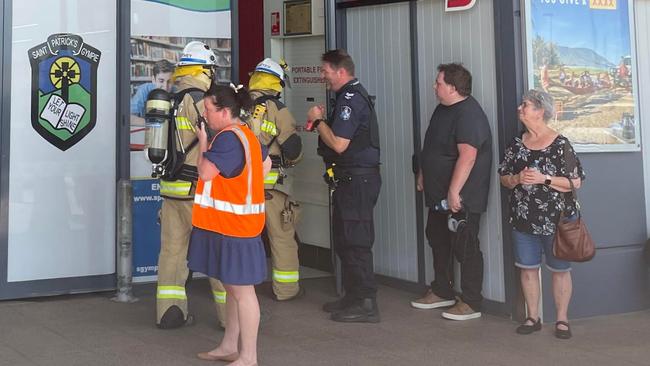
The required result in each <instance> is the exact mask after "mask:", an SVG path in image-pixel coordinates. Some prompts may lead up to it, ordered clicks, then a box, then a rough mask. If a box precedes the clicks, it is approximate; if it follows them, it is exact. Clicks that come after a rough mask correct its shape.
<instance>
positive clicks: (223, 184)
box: [187, 84, 271, 366]
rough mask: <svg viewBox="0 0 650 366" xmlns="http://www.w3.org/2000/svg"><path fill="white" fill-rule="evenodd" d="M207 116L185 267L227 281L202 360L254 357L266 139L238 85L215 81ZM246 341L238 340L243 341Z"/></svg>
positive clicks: (237, 362) (251, 361) (243, 362)
mask: <svg viewBox="0 0 650 366" xmlns="http://www.w3.org/2000/svg"><path fill="white" fill-rule="evenodd" d="M203 102H204V104H205V110H204V112H203V116H204V117H205V119H206V120H207V124H208V127H209V128H210V129H211V130H213V131H216V132H217V134H216V136H214V138H213V139H212V141H210V142H208V136H207V132H206V126H205V124H204V123H201V124H200V126H199V131H198V133H197V137H198V139H199V149H200V152H201V154H199V157H198V162H197V168H198V171H199V181H198V184H197V187H196V195H195V198H194V206H193V208H192V225H193V226H194V228H193V229H192V236H191V239H190V248H189V252H188V256H187V259H188V267H189V268H190V269H191V270H193V271H195V272H200V273H204V274H206V275H208V276H210V277H213V278H218V279H219V280H221V282H223V284H224V286H225V287H226V292H227V294H228V295H227V298H226V333H225V335H224V337H223V339H222V340H221V343H220V344H219V345H218V346H217V347H216V348H215V349H213V350H212V351H209V352H202V353H199V354H198V357H199V358H200V359H203V360H211V361H229V362H231V363H230V364H229V365H233V366H251V365H257V331H258V327H259V321H260V307H259V303H258V301H257V296H256V294H255V287H254V285H256V284H259V283H261V282H263V281H264V279H265V278H266V271H267V270H266V254H265V252H264V244H263V242H262V239H261V237H260V234H261V233H262V229H263V228H264V176H265V175H266V173H267V172H268V171H269V170H270V169H271V160H270V159H269V158H268V156H266V155H267V152H266V151H265V150H266V149H265V147H263V146H262V145H260V143H259V141H258V140H257V138H256V137H255V135H254V134H253V132H252V131H251V130H250V129H249V128H248V127H247V126H246V124H245V123H243V122H242V121H241V120H240V119H239V116H240V115H241V113H242V112H243V111H246V110H249V109H250V108H251V107H252V105H253V102H252V100H251V99H250V96H249V94H248V91H246V90H245V89H244V88H243V87H241V86H235V85H233V84H230V87H228V86H224V85H215V84H213V85H212V86H211V87H210V89H208V91H207V92H206V93H205V98H204V99H203ZM240 347H241V348H240Z"/></svg>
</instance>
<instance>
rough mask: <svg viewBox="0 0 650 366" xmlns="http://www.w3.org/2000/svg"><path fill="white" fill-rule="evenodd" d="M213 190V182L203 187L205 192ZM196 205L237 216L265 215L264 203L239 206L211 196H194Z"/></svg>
mask: <svg viewBox="0 0 650 366" xmlns="http://www.w3.org/2000/svg"><path fill="white" fill-rule="evenodd" d="M211 190H212V181H209V182H206V183H205V185H204V186H203V192H206V191H207V192H210V191H211ZM194 203H196V204H197V205H200V206H201V207H203V208H205V207H210V208H214V209H215V210H217V211H223V212H228V213H231V214H235V215H255V214H260V213H264V203H261V204H257V205H255V204H244V205H237V204H234V203H231V202H227V201H220V200H215V199H214V198H212V197H210V196H209V195H205V194H202V195H198V194H195V195H194Z"/></svg>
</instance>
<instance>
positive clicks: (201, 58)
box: [178, 41, 217, 66]
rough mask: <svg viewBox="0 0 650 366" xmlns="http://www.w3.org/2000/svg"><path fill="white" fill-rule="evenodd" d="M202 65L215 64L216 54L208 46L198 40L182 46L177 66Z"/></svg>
mask: <svg viewBox="0 0 650 366" xmlns="http://www.w3.org/2000/svg"><path fill="white" fill-rule="evenodd" d="M188 65H204V66H216V65H217V56H215V54H214V52H213V51H212V49H210V47H209V46H208V45H207V44H205V43H203V42H199V41H192V42H190V43H188V44H187V45H186V46H185V48H183V53H182V54H181V58H180V60H179V61H178V66H188Z"/></svg>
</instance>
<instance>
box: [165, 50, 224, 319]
mask: <svg viewBox="0 0 650 366" xmlns="http://www.w3.org/2000/svg"><path fill="white" fill-rule="evenodd" d="M216 61H217V59H216V56H215V54H214V52H213V51H212V50H211V49H210V47H208V46H207V45H206V44H204V43H202V42H198V41H192V42H190V43H188V44H187V45H186V46H185V48H184V49H183V53H182V56H181V58H180V60H179V62H178V64H177V66H176V69H175V70H174V74H173V75H172V80H173V82H174V85H175V89H176V94H175V97H174V98H175V99H176V100H177V102H178V106H177V108H175V109H176V118H175V121H174V123H175V125H174V126H173V127H174V128H175V130H174V131H173V133H170V134H169V139H175V140H174V141H173V142H174V143H175V146H176V148H175V150H176V151H175V152H176V154H177V155H176V156H177V157H178V159H177V160H176V161H177V163H176V164H175V165H174V167H172V168H170V170H172V171H174V172H175V173H173V174H172V175H173V176H172V177H165V176H163V178H161V181H160V195H161V196H162V197H163V203H162V209H161V212H160V223H161V245H160V255H159V257H158V288H157V294H156V312H157V315H156V325H157V326H158V327H159V328H162V329H169V328H176V327H180V326H182V325H184V324H191V323H192V322H193V316H192V315H191V314H189V313H188V310H187V294H186V292H185V283H186V281H187V279H188V274H189V270H188V268H187V249H188V245H189V240H190V232H191V231H192V204H193V203H194V190H195V188H196V182H197V178H198V173H197V170H196V161H197V155H196V154H198V151H199V149H198V144H197V138H196V132H197V131H198V127H197V124H198V122H199V118H202V117H201V116H202V114H203V109H204V106H203V94H204V93H205V91H206V90H208V88H209V87H210V84H211V83H212V80H213V78H214V73H215V68H216ZM170 153H172V152H170V151H168V154H170ZM210 286H211V287H212V297H213V298H214V301H215V304H216V308H217V316H218V318H219V325H220V326H221V327H225V325H226V324H225V321H226V306H225V305H226V290H225V288H224V287H223V284H222V283H221V282H219V281H217V280H215V279H212V278H210Z"/></svg>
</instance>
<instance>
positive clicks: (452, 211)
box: [411, 63, 492, 320]
mask: <svg viewBox="0 0 650 366" xmlns="http://www.w3.org/2000/svg"><path fill="white" fill-rule="evenodd" d="M435 91H436V95H437V97H438V100H439V101H440V104H439V105H438V106H437V107H436V109H435V111H434V112H433V116H431V121H430V123H429V128H428V129H427V132H426V135H425V137H424V145H423V147H422V152H421V163H420V171H419V173H418V181H417V188H418V190H419V191H422V190H424V195H425V200H426V205H427V207H429V215H428V220H427V228H426V235H427V239H428V241H429V245H430V246H431V249H432V250H433V267H434V271H435V279H434V281H433V282H432V283H431V289H430V290H428V291H427V293H426V294H425V295H424V296H423V297H422V298H420V299H417V300H415V301H412V302H411V305H412V306H413V307H415V308H418V309H435V308H440V307H447V306H452V305H453V307H452V308H450V309H448V310H446V311H445V312H443V313H442V316H443V317H444V318H447V319H452V320H468V319H474V318H478V317H480V316H481V302H482V300H483V296H482V295H481V289H482V287H483V254H482V253H481V249H480V246H479V240H478V231H479V221H480V219H481V213H482V212H485V209H486V207H487V200H488V191H489V188H490V173H491V171H492V168H491V166H492V134H491V132H490V125H489V123H488V120H487V116H486V115H485V112H483V109H481V106H480V105H479V104H478V102H477V101H476V99H474V98H473V97H472V96H471V95H470V93H471V91H472V75H471V74H470V73H469V71H467V69H465V68H464V67H463V66H462V65H460V64H456V63H451V64H442V65H439V66H438V76H437V78H436V83H435ZM459 220H465V221H464V222H463V223H462V224H460V225H458V222H459ZM452 255H454V256H455V257H456V260H458V262H459V263H460V270H461V290H462V294H461V296H460V299H459V300H458V301H456V300H455V299H454V295H455V294H454V291H453V280H454V278H453V277H454V276H453V266H452V263H453V262H452V260H451V258H452V257H451V256H452Z"/></svg>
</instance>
